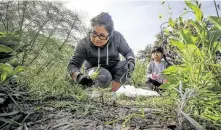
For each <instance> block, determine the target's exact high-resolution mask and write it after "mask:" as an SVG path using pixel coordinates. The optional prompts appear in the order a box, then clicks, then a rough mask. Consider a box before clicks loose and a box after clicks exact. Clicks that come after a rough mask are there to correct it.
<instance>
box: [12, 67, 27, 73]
mask: <svg viewBox="0 0 221 130" xmlns="http://www.w3.org/2000/svg"><path fill="white" fill-rule="evenodd" d="M24 69H25V67H24V66H17V67H16V68H15V69H14V71H13V74H14V75H15V74H18V73H20V72H22V71H23V70H24Z"/></svg>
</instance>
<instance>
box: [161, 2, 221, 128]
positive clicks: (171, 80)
mask: <svg viewBox="0 0 221 130" xmlns="http://www.w3.org/2000/svg"><path fill="white" fill-rule="evenodd" d="M186 4H187V6H188V7H189V8H190V9H192V11H193V12H194V13H195V16H196V20H195V21H194V20H188V22H187V23H186V24H185V25H184V26H181V27H180V28H179V29H178V30H176V31H175V32H174V33H176V34H178V35H176V36H174V37H170V39H169V40H170V45H171V46H174V47H175V48H176V50H175V51H176V53H177V54H178V55H179V56H180V58H179V59H178V60H179V61H180V63H181V64H180V65H173V66H171V67H169V68H167V69H166V70H164V74H165V75H167V79H168V82H167V83H165V84H163V85H162V86H161V87H162V88H166V89H168V90H169V91H171V92H172V91H174V90H175V89H176V88H177V87H178V86H179V82H180V81H182V82H183V90H181V91H183V92H184V93H185V91H186V89H187V88H189V89H194V90H195V95H196V96H194V97H192V98H190V99H189V100H188V101H187V104H188V105H186V107H185V108H184V111H185V112H188V113H189V114H190V115H191V116H192V117H193V118H194V119H195V120H197V121H199V122H208V121H209V122H213V125H210V127H209V126H208V125H205V124H204V127H205V128H207V129H209V128H211V127H212V128H218V127H220V122H219V121H218V120H219V118H217V117H221V114H220V112H221V109H220V107H219V104H220V95H219V93H220V92H221V83H220V76H219V75H220V74H219V73H220V72H221V69H220V68H221V65H220V64H217V63H216V61H215V59H216V55H215V52H216V51H217V50H218V46H220V44H221V42H220V41H218V39H219V38H220V37H221V33H220V31H221V30H220V25H221V24H220V20H221V18H218V17H215V16H208V19H209V20H210V21H211V22H212V23H213V24H214V27H213V28H211V29H209V28H207V26H206V23H205V22H204V21H203V13H202V11H201V10H200V9H199V7H198V6H197V5H194V4H192V3H190V2H188V1H186ZM181 20H182V19H180V18H179V19H178V20H177V21H179V22H180V23H181V22H182V21H181ZM170 21H172V20H170ZM170 25H172V26H171V27H172V28H173V27H174V26H173V24H170ZM187 26H192V27H193V28H194V29H195V30H194V31H195V33H196V34H194V33H193V32H192V31H193V30H191V28H186V27H187ZM173 29H174V28H173ZM171 88H174V89H171ZM208 102H209V104H208ZM194 106H195V107H194ZM217 115H218V116H217Z"/></svg>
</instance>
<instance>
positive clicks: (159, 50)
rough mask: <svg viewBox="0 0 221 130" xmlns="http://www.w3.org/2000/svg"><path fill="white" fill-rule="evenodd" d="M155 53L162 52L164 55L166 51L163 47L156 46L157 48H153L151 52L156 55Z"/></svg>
mask: <svg viewBox="0 0 221 130" xmlns="http://www.w3.org/2000/svg"><path fill="white" fill-rule="evenodd" d="M154 52H160V53H162V54H163V53H164V50H163V47H160V46H159V47H158V46H155V47H153V48H152V50H151V53H154Z"/></svg>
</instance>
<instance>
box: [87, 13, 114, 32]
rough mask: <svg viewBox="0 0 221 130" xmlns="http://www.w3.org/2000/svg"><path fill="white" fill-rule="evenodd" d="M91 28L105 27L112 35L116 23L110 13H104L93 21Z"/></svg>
mask: <svg viewBox="0 0 221 130" xmlns="http://www.w3.org/2000/svg"><path fill="white" fill-rule="evenodd" d="M91 26H92V27H94V26H104V28H105V29H107V31H108V33H109V34H112V32H113V30H114V22H113V20H112V18H111V16H110V15H109V14H108V13H105V12H102V13H100V14H99V15H97V16H95V17H94V18H92V19H91Z"/></svg>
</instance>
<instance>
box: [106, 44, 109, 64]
mask: <svg viewBox="0 0 221 130" xmlns="http://www.w3.org/2000/svg"><path fill="white" fill-rule="evenodd" d="M108 46H109V44H107V60H106V65H108V60H109V55H108V54H109V53H108V50H109V49H108Z"/></svg>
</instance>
